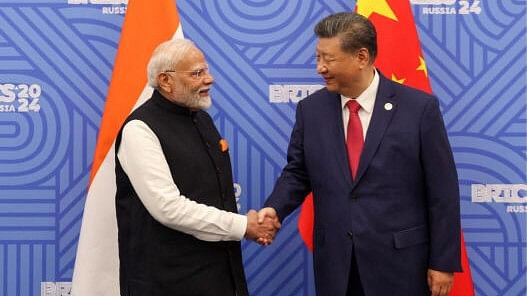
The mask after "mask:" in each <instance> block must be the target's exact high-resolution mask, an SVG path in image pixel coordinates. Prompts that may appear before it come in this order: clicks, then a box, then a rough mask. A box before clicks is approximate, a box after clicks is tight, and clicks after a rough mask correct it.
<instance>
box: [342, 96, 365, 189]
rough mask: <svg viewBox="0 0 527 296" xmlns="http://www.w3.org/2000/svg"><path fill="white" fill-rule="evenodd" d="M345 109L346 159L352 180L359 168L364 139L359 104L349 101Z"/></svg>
mask: <svg viewBox="0 0 527 296" xmlns="http://www.w3.org/2000/svg"><path fill="white" fill-rule="evenodd" d="M346 107H348V110H349V112H350V116H349V121H348V138H347V140H346V145H347V146H348V159H349V165H350V169H351V175H352V177H353V179H355V176H356V175H357V169H358V168H359V160H360V154H361V152H362V146H363V145H364V137H363V136H362V124H361V122H360V118H359V110H360V108H361V107H360V104H359V103H357V101H356V100H349V101H348V102H347V103H346Z"/></svg>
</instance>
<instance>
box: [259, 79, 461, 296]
mask: <svg viewBox="0 0 527 296" xmlns="http://www.w3.org/2000/svg"><path fill="white" fill-rule="evenodd" d="M380 76H381V77H380V83H379V89H378V92H377V98H376V100H375V106H374V110H373V115H372V118H371V122H370V125H369V128H368V132H367V135H366V140H365V143H364V148H363V152H362V155H361V159H360V163H359V169H358V173H357V178H356V180H355V182H352V179H351V173H350V169H349V165H348V159H347V152H346V143H345V138H344V130H343V123H342V108H341V102H340V95H338V94H336V93H332V92H329V91H328V90H327V89H326V88H324V89H322V90H320V91H318V92H316V93H314V94H312V95H310V96H309V97H307V98H306V99H304V100H302V101H301V102H300V103H299V104H298V106H297V111H296V123H295V126H294V128H293V132H292V134H291V140H290V143H289V148H288V152H287V160H288V163H287V165H286V167H285V168H284V170H283V172H282V175H281V176H280V178H279V179H278V181H277V183H276V185H275V188H274V190H273V193H272V194H271V195H270V197H269V198H268V200H267V201H266V203H265V206H269V207H273V208H275V209H276V211H277V213H278V216H279V218H280V219H281V220H283V219H284V218H285V217H286V216H287V215H289V214H290V213H291V212H292V211H293V210H294V209H295V208H297V207H298V206H299V205H300V204H301V203H302V202H303V200H304V198H305V196H306V195H307V194H308V193H309V192H310V191H313V195H314V208H315V221H314V222H315V226H314V234H313V235H314V237H313V242H314V254H313V258H314V269H315V285H316V290H317V295H331V296H338V295H345V294H346V288H347V283H348V278H349V269H350V268H349V267H350V261H351V256H352V255H353V256H356V257H355V258H356V260H357V265H358V269H359V274H360V277H361V280H362V284H363V287H364V290H365V293H366V295H426V294H427V293H428V286H427V281H426V272H427V269H428V268H432V269H435V270H441V271H451V272H452V271H460V270H461V267H460V217H459V189H458V180H457V173H456V168H455V165H454V161H453V157H452V151H451V149H450V145H449V142H448V138H447V133H446V131H445V127H444V124H443V120H442V117H441V112H440V110H439V105H438V101H437V99H436V98H435V97H433V96H431V95H429V94H426V93H424V92H421V91H418V90H415V89H412V88H409V87H406V86H403V85H400V84H398V83H395V82H392V81H390V80H388V79H386V78H385V77H383V76H382V75H380ZM387 103H390V104H392V106H393V108H392V109H391V110H387V109H389V108H385V106H386V104H387Z"/></svg>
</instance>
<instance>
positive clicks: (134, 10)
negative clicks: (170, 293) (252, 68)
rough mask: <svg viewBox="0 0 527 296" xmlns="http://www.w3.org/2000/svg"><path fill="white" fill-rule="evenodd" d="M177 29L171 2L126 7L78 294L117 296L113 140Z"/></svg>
mask: <svg viewBox="0 0 527 296" xmlns="http://www.w3.org/2000/svg"><path fill="white" fill-rule="evenodd" d="M178 28H179V17H178V14H177V10H176V6H175V2H174V1H173V0H162V1H158V2H157V3H156V5H152V4H151V3H148V2H147V1H133V2H132V1H131V2H130V3H129V5H128V9H127V14H126V17H125V20H124V24H123V29H122V33H121V40H120V43H119V49H118V52H117V56H116V60H115V65H114V71H113V75H112V80H111V83H110V88H109V91H108V96H107V99H106V106H105V111H104V114H103V118H102V121H101V126H100V130H99V136H98V140H97V147H96V149H95V157H94V163H93V166H92V172H91V177H90V180H91V184H90V187H89V190H88V195H87V198H86V204H85V207H84V216H83V221H82V227H81V233H80V238H79V245H78V249H77V257H76V262H75V269H74V273H73V283H72V291H73V293H75V295H76V296H83V295H87V296H88V295H109V296H110V295H118V294H119V267H118V266H119V263H118V247H117V221H116V218H115V173H114V147H113V144H114V141H115V137H116V135H117V133H118V130H119V128H120V126H121V124H122V123H123V122H124V120H125V118H126V117H127V115H128V114H129V113H130V112H131V111H132V110H133V108H135V107H137V106H138V105H140V104H141V103H142V102H143V101H144V100H145V99H146V98H147V97H148V95H149V93H150V92H151V90H149V88H148V87H145V85H146V81H147V78H146V65H147V63H148V59H149V57H150V55H151V53H152V51H153V50H154V48H155V47H156V46H157V45H158V44H159V43H161V42H162V41H165V40H168V39H171V38H173V37H174V36H178V34H179V36H181V32H180V33H177V32H178Z"/></svg>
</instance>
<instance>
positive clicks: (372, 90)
mask: <svg viewBox="0 0 527 296" xmlns="http://www.w3.org/2000/svg"><path fill="white" fill-rule="evenodd" d="M374 71H375V73H374V75H373V79H372V81H371V83H370V85H369V86H368V87H367V88H366V89H365V90H364V91H363V92H362V93H361V94H360V95H359V96H358V97H357V98H356V100H357V103H359V104H360V106H361V108H360V110H359V118H360V122H361V124H362V136H363V137H364V139H366V132H367V131H368V126H369V125H370V120H371V115H372V114H373V106H375V98H376V97H377V90H378V89H379V73H377V70H374ZM349 100H351V98H348V97H345V96H343V95H340V101H341V104H342V123H343V124H344V136H345V137H346V139H347V138H348V121H349V118H350V112H349V109H348V108H347V107H346V103H347V102H348V101H349Z"/></svg>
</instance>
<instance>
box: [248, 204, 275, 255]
mask: <svg viewBox="0 0 527 296" xmlns="http://www.w3.org/2000/svg"><path fill="white" fill-rule="evenodd" d="M281 226H282V225H281V224H280V221H279V220H278V216H277V215H276V211H275V210H274V209H273V208H263V209H261V210H260V212H258V213H257V212H256V211H255V210H250V211H249V212H248V213H247V231H246V233H245V237H246V238H248V239H251V240H254V241H255V242H257V243H259V244H261V245H264V246H268V245H270V244H271V243H272V242H273V239H274V237H275V236H276V233H277V232H278V230H280V227H281Z"/></svg>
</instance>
